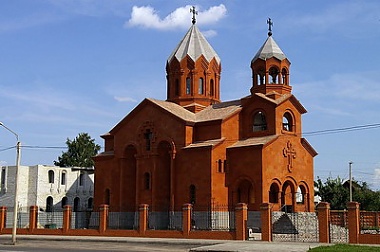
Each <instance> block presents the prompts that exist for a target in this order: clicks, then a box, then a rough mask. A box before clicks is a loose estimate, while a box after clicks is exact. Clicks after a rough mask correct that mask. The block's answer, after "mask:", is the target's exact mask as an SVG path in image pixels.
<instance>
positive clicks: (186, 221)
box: [182, 204, 192, 237]
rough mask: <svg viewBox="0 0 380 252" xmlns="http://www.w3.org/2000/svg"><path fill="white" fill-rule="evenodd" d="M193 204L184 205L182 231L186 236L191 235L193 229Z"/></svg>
mask: <svg viewBox="0 0 380 252" xmlns="http://www.w3.org/2000/svg"><path fill="white" fill-rule="evenodd" d="M191 209H192V205H191V204H184V205H183V206H182V233H183V235H184V236H185V237H187V236H189V234H190V230H191Z"/></svg>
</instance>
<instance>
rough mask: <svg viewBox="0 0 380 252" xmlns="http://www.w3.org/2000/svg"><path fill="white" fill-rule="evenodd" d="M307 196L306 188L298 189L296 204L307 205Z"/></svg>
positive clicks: (300, 187)
mask: <svg viewBox="0 0 380 252" xmlns="http://www.w3.org/2000/svg"><path fill="white" fill-rule="evenodd" d="M305 196H306V189H305V187H304V186H302V185H301V186H299V187H298V188H297V193H296V202H297V203H298V204H304V203H305Z"/></svg>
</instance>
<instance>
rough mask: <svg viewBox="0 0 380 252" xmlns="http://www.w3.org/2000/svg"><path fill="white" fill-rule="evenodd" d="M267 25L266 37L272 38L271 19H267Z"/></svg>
mask: <svg viewBox="0 0 380 252" xmlns="http://www.w3.org/2000/svg"><path fill="white" fill-rule="evenodd" d="M267 24H268V36H272V26H273V21H272V19H271V18H268V20H267Z"/></svg>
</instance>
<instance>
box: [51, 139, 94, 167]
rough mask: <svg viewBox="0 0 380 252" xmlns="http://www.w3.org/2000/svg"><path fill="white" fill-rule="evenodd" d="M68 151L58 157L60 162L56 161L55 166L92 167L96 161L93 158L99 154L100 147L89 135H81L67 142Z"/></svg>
mask: <svg viewBox="0 0 380 252" xmlns="http://www.w3.org/2000/svg"><path fill="white" fill-rule="evenodd" d="M66 145H67V151H66V152H62V155H61V156H60V157H58V161H54V165H56V166H60V167H72V166H78V167H92V166H94V161H93V160H92V157H93V156H95V155H96V154H98V152H99V150H100V145H98V144H96V143H95V139H91V137H90V136H89V135H88V134H87V133H79V135H78V136H77V137H76V138H75V139H74V140H72V141H71V140H70V139H69V138H67V140H66Z"/></svg>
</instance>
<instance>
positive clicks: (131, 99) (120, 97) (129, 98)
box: [114, 96, 137, 102]
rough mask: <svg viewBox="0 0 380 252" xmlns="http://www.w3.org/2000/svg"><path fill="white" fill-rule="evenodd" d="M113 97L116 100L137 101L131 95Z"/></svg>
mask: <svg viewBox="0 0 380 252" xmlns="http://www.w3.org/2000/svg"><path fill="white" fill-rule="evenodd" d="M114 99H115V100H116V101H118V102H137V101H136V100H135V99H133V98H131V97H123V96H114Z"/></svg>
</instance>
